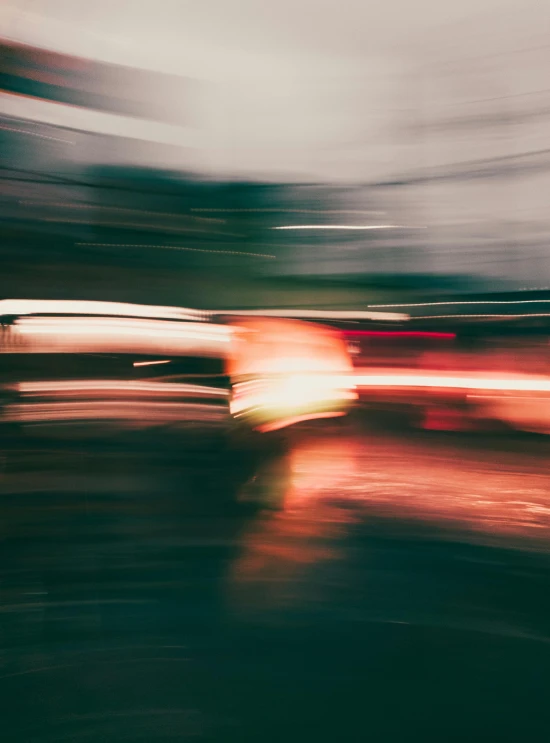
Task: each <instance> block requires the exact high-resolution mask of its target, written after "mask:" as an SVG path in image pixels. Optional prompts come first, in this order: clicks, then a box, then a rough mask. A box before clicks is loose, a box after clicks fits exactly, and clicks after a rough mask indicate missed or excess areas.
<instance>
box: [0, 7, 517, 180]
mask: <svg viewBox="0 0 550 743" xmlns="http://www.w3.org/2000/svg"><path fill="white" fill-rule="evenodd" d="M514 5H515V7H517V4H514V3H509V2H507V1H506V0H461V2H459V3H458V2H455V1H451V0H384V2H380V1H378V2H365V1H364V0H273V2H267V1H266V0H94V1H93V2H90V1H89V0H17V1H13V0H12V2H10V1H9V0H7V1H6V0H4V2H3V3H2V7H1V9H0V31H1V32H2V34H3V35H5V36H8V37H11V38H15V39H17V40H20V41H24V42H27V43H31V44H36V45H39V46H45V47H49V48H54V49H57V50H60V51H64V52H68V53H71V54H80V55H83V56H89V57H94V58H99V59H103V60H106V61H111V62H116V63H121V64H128V65H135V66H139V67H145V68H150V69H158V70H164V71H170V72H174V73H180V74H183V75H189V76H192V77H196V78H198V79H201V80H208V81H210V82H212V83H214V88H211V90H214V91H217V92H214V93H212V96H211V98H210V99H209V102H208V106H207V112H206V113H207V114H208V120H209V121H210V122H211V123H210V125H209V132H208V137H207V138H206V139H205V146H207V147H208V149H209V154H208V158H209V164H210V166H211V167H212V168H213V169H214V170H215V169H218V168H219V169H221V170H224V169H225V170H229V171H231V170H234V169H235V168H237V169H238V168H241V169H243V170H248V171H250V170H253V171H257V172H273V173H276V174H283V173H290V172H294V173H304V174H306V173H307V174H312V175H319V176H321V177H323V176H332V177H344V178H347V177H352V178H354V177H363V176H366V177H372V176H376V175H377V174H379V173H384V172H387V171H388V170H392V162H393V160H394V159H395V157H396V152H395V151H394V149H393V148H392V142H391V137H390V136H389V134H388V131H387V129H388V121H390V120H391V109H392V108H396V107H397V108H398V107H399V105H400V103H399V101H398V100H397V99H396V88H395V87H394V86H395V82H396V80H399V79H401V76H402V75H403V71H404V70H405V69H406V68H407V65H410V60H411V58H414V54H415V53H416V52H417V50H418V48H419V47H420V48H421V46H422V40H423V39H425V38H430V37H433V36H434V32H435V30H437V29H438V28H443V29H449V28H452V27H453V26H454V25H455V24H460V22H461V21H464V20H466V19H468V18H469V17H472V16H478V17H481V18H482V19H483V20H482V22H483V24H484V25H485V26H486V27H487V29H489V28H490V27H491V25H492V23H493V22H494V21H495V19H500V18H501V17H502V15H503V14H502V9H503V8H506V7H508V6H510V7H512V8H513V7H514ZM446 33H448V32H446ZM435 36H437V34H435ZM460 43H461V44H462V43H465V44H467V43H468V42H467V40H464V41H462V40H461V41H460ZM411 55H413V57H411Z"/></svg>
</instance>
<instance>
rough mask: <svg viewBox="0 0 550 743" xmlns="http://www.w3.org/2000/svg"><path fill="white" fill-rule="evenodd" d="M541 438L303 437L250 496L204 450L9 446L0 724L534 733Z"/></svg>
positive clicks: (268, 737)
mask: <svg viewBox="0 0 550 743" xmlns="http://www.w3.org/2000/svg"><path fill="white" fill-rule="evenodd" d="M548 453H550V443H549V442H546V441H545V440H542V439H537V438H534V437H530V438H526V437H523V438H516V439H510V438H507V437H502V438H493V439H486V438H475V439H473V438H468V439H467V438H462V437H460V436H443V435H434V434H422V435H418V436H412V435H408V436H406V435H397V434H391V433H387V432H380V431H378V432H376V431H372V430H371V431H362V432H358V431H357V430H355V431H354V432H350V431H348V430H347V429H346V428H342V429H338V428H335V429H333V430H332V431H329V432H327V433H325V434H323V435H318V434H315V435H313V434H310V433H308V432H307V431H306V432H303V433H302V434H300V435H296V436H295V441H294V444H293V447H292V451H291V453H290V455H289V457H288V459H287V461H286V462H285V463H279V464H278V465H277V467H272V468H271V469H270V470H269V471H267V470H266V471H265V472H264V473H263V475H262V478H260V480H259V482H260V484H261V486H262V487H274V488H276V489H277V490H278V491H279V492H282V491H283V490H284V491H285V493H286V495H285V504H284V505H285V507H284V509H283V510H280V511H278V512H268V513H263V514H251V513H250V512H248V513H247V512H246V511H244V510H231V509H228V508H227V503H226V502H225V501H224V499H223V498H221V499H220V498H219V497H218V496H219V494H220V493H221V492H222V491H223V489H224V487H226V486H227V483H226V480H225V473H224V466H223V461H221V460H219V459H218V460H215V459H212V460H211V461H207V460H205V459H202V458H201V457H198V456H196V455H193V456H189V455H187V454H186V452H185V451H181V452H176V453H174V452H169V451H167V450H163V449H162V448H148V447H145V449H144V450H143V449H141V450H138V449H137V448H135V449H123V450H122V451H121V450H120V449H115V448H114V447H102V448H99V447H86V446H82V447H75V446H73V447H70V448H69V447H59V446H57V445H56V446H54V445H53V444H52V443H51V442H50V443H49V444H47V445H46V444H44V445H43V446H41V447H38V446H37V445H36V444H35V445H33V446H32V447H31V446H30V445H29V446H28V447H27V448H26V449H24V450H19V451H18V452H14V451H10V452H9V455H5V456H4V458H3V465H2V466H3V471H2V476H1V479H0V487H1V491H0V492H1V497H0V508H1V511H0V514H1V518H0V700H1V705H2V718H1V720H2V727H1V730H2V740H3V741H4V740H5V741H6V742H7V741H29V742H30V741H33V742H34V741H36V742H38V741H40V742H42V741H94V742H95V741H126V740H128V741H134V740H143V741H150V742H152V743H153V742H154V741H164V740H187V739H192V740H200V741H202V740H204V741H249V740H250V741H252V740H254V741H283V740H284V741H309V740H311V741H334V740H339V741H364V740H372V741H408V740H411V741H412V740H422V741H427V740H428V741H442V740H445V741H455V740H456V741H459V740H460V741H462V740H470V741H471V740H475V741H477V740H479V741H482V740H483V741H517V740H522V741H545V740H548V739H549V734H550V712H549V711H548V707H547V700H548V698H549V692H550V677H549V673H550V642H549V638H550V633H549V617H550V591H549V588H550V571H549V566H550V561H549V558H548V555H547V553H546V544H547V540H548V535H549V531H550V518H549V516H550V480H549V478H548V464H547V463H548ZM216 461H217V464H216V463H215V462H216ZM258 486H260V485H258Z"/></svg>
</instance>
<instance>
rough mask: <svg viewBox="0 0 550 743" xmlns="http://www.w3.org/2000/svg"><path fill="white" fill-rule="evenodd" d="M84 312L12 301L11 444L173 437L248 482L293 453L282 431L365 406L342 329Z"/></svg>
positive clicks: (126, 310)
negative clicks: (357, 400)
mask: <svg viewBox="0 0 550 743" xmlns="http://www.w3.org/2000/svg"><path fill="white" fill-rule="evenodd" d="M84 305H86V303H82V306H81V305H79V304H78V303H76V304H70V303H65V304H64V303H52V302H47V303H44V304H40V303H34V304H33V303H30V304H27V305H25V304H21V303H20V304H17V303H13V304H12V305H9V309H10V310H11V311H12V312H13V311H14V310H21V314H10V315H4V318H3V320H4V322H3V325H2V328H3V329H2V340H1V371H0V378H1V382H2V393H1V394H2V411H1V419H2V423H3V428H4V431H9V437H10V438H11V439H12V442H13V441H16V439H19V438H20V437H23V439H24V440H29V439H32V440H36V438H37V437H39V438H41V439H43V438H44V437H45V436H46V437H48V438H53V439H54V440H57V441H59V440H60V439H62V440H64V441H65V442H67V441H68V440H69V441H70V440H73V439H75V440H76V439H88V440H96V441H97V440H98V439H99V440H105V437H107V438H108V440H110V441H113V440H115V439H117V440H122V441H125V442H126V443H127V445H130V446H134V445H136V441H137V439H136V436H138V438H139V436H141V439H142V440H144V441H146V442H152V441H153V439H154V440H155V445H158V444H159V442H161V441H170V443H171V445H172V444H174V443H176V446H179V447H180V449H181V451H182V453H183V452H184V451H191V450H193V451H197V450H198V449H201V451H202V452H203V453H204V454H205V455H207V456H211V457H212V456H213V457H214V458H216V457H217V458H218V460H220V461H221V460H223V466H222V469H224V470H225V471H226V475H227V478H228V479H229V480H234V481H235V483H238V481H242V480H245V481H246V480H247V479H249V478H250V477H252V478H254V477H255V475H256V473H257V470H258V467H260V469H261V468H262V467H264V469H265V466H267V465H266V463H268V462H273V461H274V460H276V459H277V458H280V457H281V456H283V457H284V455H285V452H286V444H285V436H284V434H280V433H277V432H278V431H281V430H282V429H286V428H287V427H289V426H291V425H293V424H295V423H297V422H301V421H304V420H312V419H316V418H319V417H322V418H324V417H333V416H340V415H344V414H345V412H346V410H347V408H348V407H349V405H350V404H351V403H352V402H353V401H354V399H355V392H354V389H353V388H354V383H353V377H352V373H351V371H352V367H351V362H350V360H349V356H348V354H347V351H346V349H345V346H344V344H343V342H342V340H341V339H340V336H339V334H338V333H335V332H334V331H331V330H328V329H325V328H322V327H319V326H314V325H311V324H307V323H301V322H296V321H290V320H274V319H261V318H256V319H253V320H238V319H233V318H230V317H226V318H223V320H222V322H206V321H202V320H200V319H199V317H198V315H195V314H194V311H184V310H181V312H180V311H178V310H177V308H147V307H142V306H107V304H105V305H103V304H102V303H88V306H84ZM91 305H93V306H91ZM4 306H5V305H4ZM83 309H85V310H87V314H79V312H82V310H83ZM41 311H42V312H41ZM93 313H95V314H93ZM128 435H129V436H130V439H128V438H127V437H128ZM144 436H145V439H144V438H143V437H144ZM146 445H147V446H148V445H152V443H151V444H148V443H146ZM218 464H219V462H218ZM214 469H216V470H219V467H217V468H214Z"/></svg>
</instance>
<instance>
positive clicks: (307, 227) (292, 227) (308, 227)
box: [271, 224, 407, 230]
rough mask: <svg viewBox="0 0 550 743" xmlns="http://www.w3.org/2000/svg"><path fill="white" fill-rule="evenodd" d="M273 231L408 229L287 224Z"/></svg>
mask: <svg viewBox="0 0 550 743" xmlns="http://www.w3.org/2000/svg"><path fill="white" fill-rule="evenodd" d="M271 229H272V230H394V229H407V225H403V224H285V225H282V226H281V227H272V228H271Z"/></svg>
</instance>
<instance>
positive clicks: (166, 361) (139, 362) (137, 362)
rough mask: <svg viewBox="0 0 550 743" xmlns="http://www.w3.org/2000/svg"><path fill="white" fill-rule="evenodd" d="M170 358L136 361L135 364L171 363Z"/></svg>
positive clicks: (154, 364)
mask: <svg viewBox="0 0 550 743" xmlns="http://www.w3.org/2000/svg"><path fill="white" fill-rule="evenodd" d="M170 361H171V360H170V359H162V360H159V361H134V366H156V365H157V364H169V363H170Z"/></svg>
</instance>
